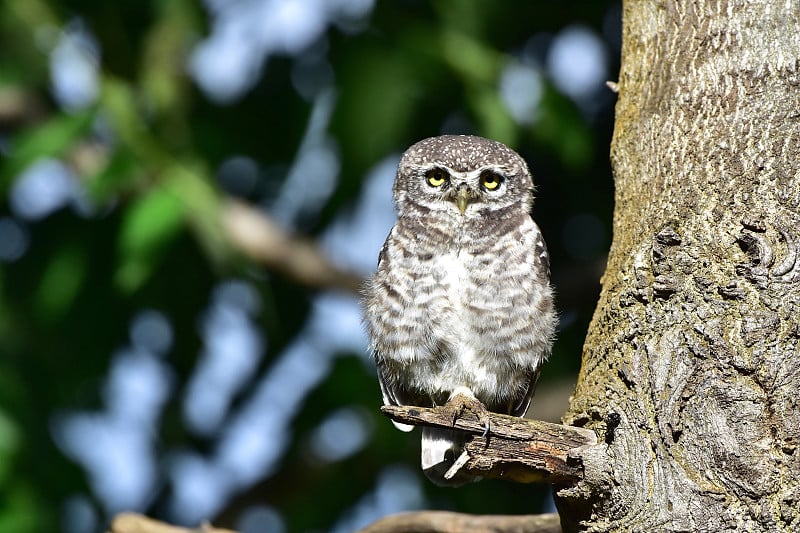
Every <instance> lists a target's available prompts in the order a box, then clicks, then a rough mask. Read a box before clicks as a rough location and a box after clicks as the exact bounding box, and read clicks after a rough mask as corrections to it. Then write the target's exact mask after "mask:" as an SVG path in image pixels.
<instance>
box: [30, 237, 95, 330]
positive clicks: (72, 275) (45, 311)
mask: <svg viewBox="0 0 800 533" xmlns="http://www.w3.org/2000/svg"><path fill="white" fill-rule="evenodd" d="M85 279H86V255H85V251H84V250H83V249H81V248H80V247H78V246H76V245H74V244H67V245H64V246H63V247H61V248H60V249H59V250H58V251H57V252H56V253H55V255H53V257H52V258H51V259H50V261H49V263H48V265H47V266H46V267H45V271H44V274H43V275H42V279H41V281H40V282H39V285H38V287H37V289H36V293H35V294H34V299H33V301H34V302H35V306H36V309H37V310H38V311H39V313H40V314H41V315H42V318H44V319H45V320H47V321H51V322H52V321H55V320H58V319H59V318H61V317H62V316H64V313H66V312H67V311H68V310H69V308H70V307H71V305H72V302H73V301H74V300H75V297H76V296H77V295H78V293H79V292H80V289H81V287H82V286H83V282H84V280H85Z"/></svg>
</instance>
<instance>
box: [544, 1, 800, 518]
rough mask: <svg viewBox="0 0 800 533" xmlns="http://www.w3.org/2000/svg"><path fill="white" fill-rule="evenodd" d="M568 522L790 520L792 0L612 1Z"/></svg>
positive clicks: (799, 120) (566, 496)
mask: <svg viewBox="0 0 800 533" xmlns="http://www.w3.org/2000/svg"><path fill="white" fill-rule="evenodd" d="M623 26H624V31H623V50H622V69H621V72H620V77H619V83H618V87H619V101H618V103H617V109H616V114H617V119H616V129H615V133H614V140H613V146H612V161H613V165H614V173H615V185H616V208H615V213H614V241H613V245H612V248H611V251H610V255H609V259H608V266H607V270H606V273H605V276H604V278H603V290H602V295H601V298H600V302H599V304H598V307H597V310H596V312H595V316H594V319H593V321H592V325H591V327H590V331H589V334H588V337H587V339H586V344H585V347H584V353H583V365H582V370H581V374H580V377H579V382H578V386H577V389H576V392H575V394H574V396H573V399H572V403H571V407H570V410H569V412H568V413H567V415H566V416H565V420H564V422H565V423H567V424H572V425H578V426H584V427H588V428H592V429H595V430H596V431H598V432H599V433H600V435H601V436H602V437H604V439H605V446H601V447H596V448H594V449H593V450H592V452H591V453H590V454H589V453H587V456H586V457H584V463H585V465H586V468H587V475H586V479H585V480H584V481H583V482H581V483H580V484H578V485H577V486H574V487H571V488H569V489H562V490H561V491H559V492H558V495H557V503H558V506H559V511H560V513H561V517H562V525H563V527H564V529H565V530H566V531H575V530H577V531H800V449H798V445H799V444H800V351H799V347H798V343H799V342H800V256H798V249H799V248H800V207H799V206H800V2H798V1H797V0H751V1H744V0H742V1H734V0H730V1H725V0H714V1H711V0H675V1H655V0H628V1H625V2H624V8H623Z"/></svg>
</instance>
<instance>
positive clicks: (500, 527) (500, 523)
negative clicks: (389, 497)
mask: <svg viewBox="0 0 800 533" xmlns="http://www.w3.org/2000/svg"><path fill="white" fill-rule="evenodd" d="M401 532H403V533H467V532H469V533H561V525H560V523H559V518H558V514H556V513H552V514H541V515H522V516H509V515H505V516H504V515H468V514H461V513H451V512H446V511H420V512H417V513H402V514H396V515H391V516H387V517H385V518H382V519H380V520H378V521H377V522H373V523H372V524H370V525H368V526H367V527H365V528H363V529H361V530H359V531H358V533H401Z"/></svg>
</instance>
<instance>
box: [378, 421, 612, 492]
mask: <svg viewBox="0 0 800 533" xmlns="http://www.w3.org/2000/svg"><path fill="white" fill-rule="evenodd" d="M381 411H383V413H384V414H385V415H386V416H388V417H389V418H391V419H392V420H394V421H396V422H401V423H403V424H411V425H422V426H433V427H441V428H456V429H460V430H462V431H465V432H467V433H472V434H473V435H476V436H475V437H473V438H472V439H471V440H469V441H468V442H467V445H466V447H465V452H466V454H467V456H468V460H467V461H466V463H465V464H464V466H463V467H462V468H463V470H465V471H466V472H468V473H470V474H474V475H476V476H482V477H485V478H494V479H506V480H510V481H516V482H518V483H537V482H539V483H551V484H554V485H571V484H574V483H576V482H578V481H581V480H582V479H583V464H582V462H581V460H580V459H579V458H578V456H577V454H570V451H571V450H574V449H576V448H580V447H582V446H591V445H594V444H597V436H596V435H595V433H594V431H591V430H588V429H583V428H577V427H572V426H562V425H559V424H552V423H550V422H542V421H540V420H528V419H525V418H518V417H513V416H507V415H500V414H496V413H489V420H490V424H491V426H490V427H491V429H490V431H489V434H488V436H487V437H485V438H484V437H482V436H480V435H482V434H483V432H484V428H483V425H482V424H481V422H480V421H478V420H477V419H473V418H458V419H456V421H455V422H453V419H452V411H448V410H447V409H444V408H442V407H435V408H432V409H431V408H425V407H408V406H401V407H397V406H384V407H382V408H381Z"/></svg>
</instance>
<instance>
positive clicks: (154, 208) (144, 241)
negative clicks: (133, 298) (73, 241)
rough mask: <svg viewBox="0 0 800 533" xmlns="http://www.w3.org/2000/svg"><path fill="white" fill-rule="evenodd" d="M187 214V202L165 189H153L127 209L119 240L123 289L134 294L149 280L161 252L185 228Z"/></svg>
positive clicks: (119, 279)
mask: <svg viewBox="0 0 800 533" xmlns="http://www.w3.org/2000/svg"><path fill="white" fill-rule="evenodd" d="M184 214H185V209H184V202H183V201H182V200H181V199H180V198H178V196H177V195H176V194H175V193H174V192H173V191H172V190H170V189H168V188H166V187H163V186H159V187H156V188H154V189H151V190H150V191H149V192H148V193H147V194H146V195H144V196H142V197H141V198H139V199H138V200H136V201H135V202H134V203H133V204H132V205H131V206H130V207H129V208H128V209H127V211H126V212H125V218H124V220H123V223H122V228H121V232H120V235H119V240H118V249H119V253H120V265H119V268H118V270H117V273H116V282H117V284H118V285H119V286H120V288H122V289H123V290H125V291H127V292H130V291H133V290H135V289H137V288H138V287H140V286H141V285H142V283H144V282H145V281H146V280H147V278H149V277H150V275H151V274H152V272H153V270H154V268H155V265H156V263H157V262H158V260H159V255H160V252H162V251H163V249H164V248H165V247H166V245H167V244H169V243H170V242H171V241H172V240H173V239H174V238H175V236H176V235H177V234H178V233H179V232H180V230H181V229H182V228H183V225H184Z"/></svg>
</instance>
